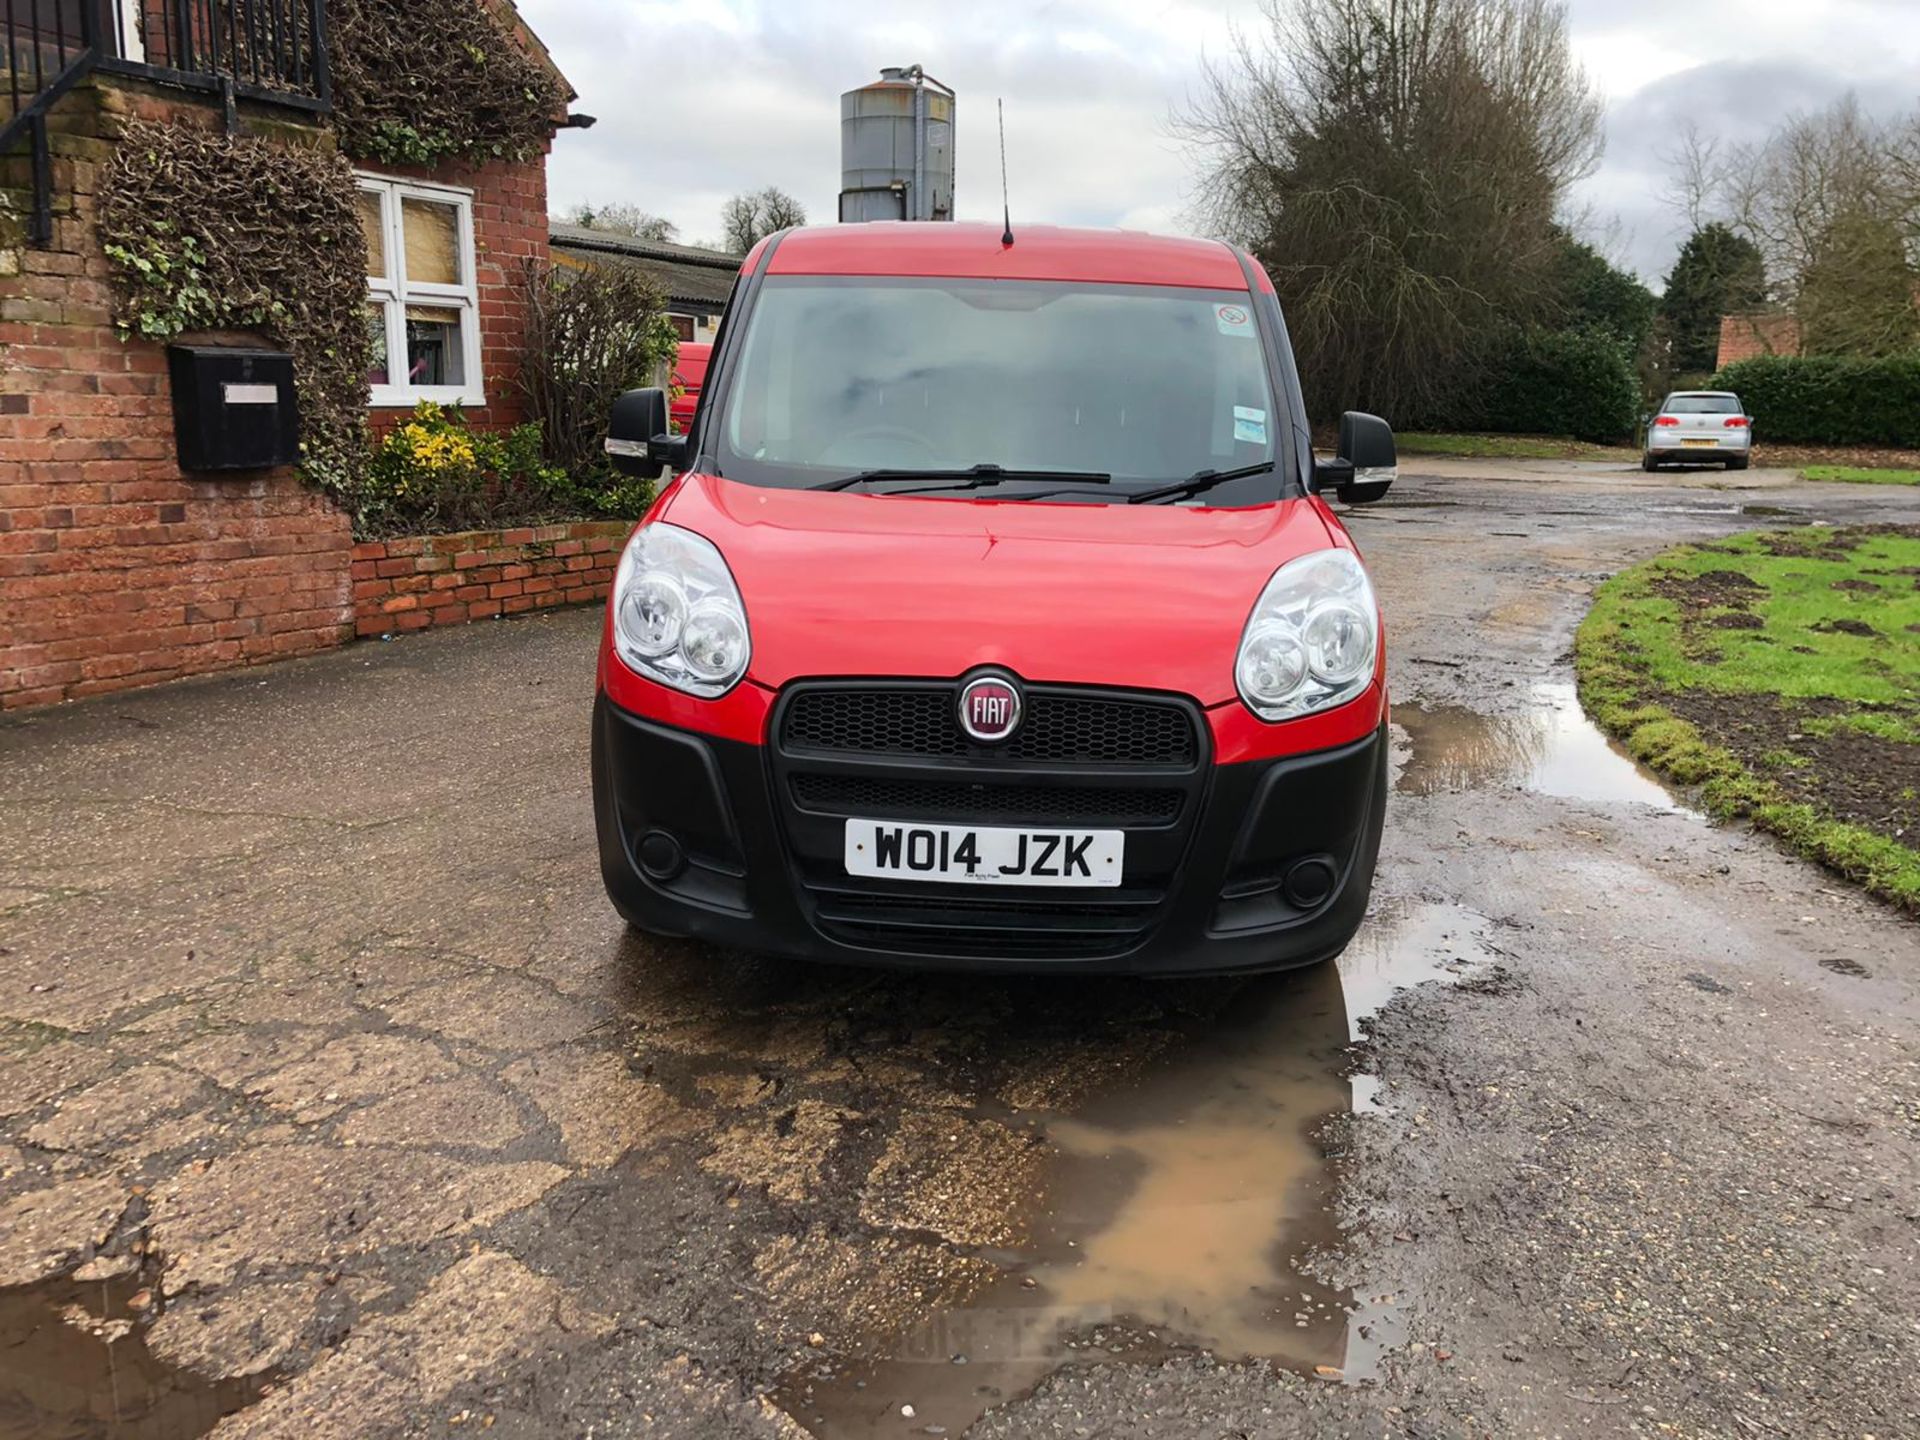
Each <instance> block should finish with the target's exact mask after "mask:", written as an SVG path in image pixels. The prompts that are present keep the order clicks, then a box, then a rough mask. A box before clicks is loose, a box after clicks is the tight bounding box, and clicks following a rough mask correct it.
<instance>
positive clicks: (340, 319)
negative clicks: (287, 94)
mask: <svg viewBox="0 0 1920 1440" xmlns="http://www.w3.org/2000/svg"><path fill="white" fill-rule="evenodd" d="M100 238H101V242H102V244H103V246H104V247H105V250H106V254H107V257H108V259H109V260H110V261H111V262H112V265H113V267H114V282H115V285H114V289H115V310H114V314H115V320H116V321H117V323H118V325H119V327H120V330H121V333H122V335H123V336H125V337H128V338H131V337H135V336H138V337H140V338H143V339H148V340H157V341H162V342H165V341H167V340H171V339H172V338H174V337H175V336H177V335H179V334H181V333H182V332H183V331H189V330H257V331H260V332H261V333H263V334H265V335H267V336H269V337H270V338H271V339H272V341H273V343H274V344H276V345H278V346H280V347H282V348H284V349H285V350H286V351H287V352H288V353H289V354H291V355H292V356H293V371H294V384H295V387H296V391H297V393H298V396H299V403H300V433H301V447H300V448H301V455H302V461H301V469H302V471H303V472H304V473H305V474H306V476H307V478H308V479H309V480H311V481H313V482H314V483H315V484H318V485H319V486H321V487H322V488H323V489H325V490H328V491H330V492H331V493H332V494H333V495H334V496H335V498H337V499H339V500H340V501H341V502H342V503H343V504H345V505H346V506H347V508H348V509H349V510H354V511H356V513H357V510H358V508H359V507H358V505H357V504H356V500H357V497H358V495H359V491H360V489H361V481H362V477H363V476H364V474H365V469H366V459H367V437H366V406H367V366H368V360H369V353H368V329H367V276H366V240H365V237H364V235H363V234H362V232H361V229H360V217H359V212H358V210H357V209H356V207H355V203H354V181H353V171H352V169H351V167H350V166H349V165H348V164H347V161H346V160H345V158H344V157H342V156H341V155H339V154H338V153H336V152H335V151H333V150H332V149H330V148H321V147H318V146H316V145H313V144H307V143H298V142H295V143H279V142H276V141H274V140H268V139H255V138H250V137H246V136H239V137H234V138H227V137H225V136H223V135H220V134H219V133H217V132H214V131H210V130H205V129H201V128H198V127H196V126H193V125H188V124H180V123H175V124H158V123H155V122H152V121H144V120H135V121H131V122H129V123H128V125H127V127H126V132H125V134H124V136H123V137H122V139H121V143H120V144H119V145H118V146H117V147H116V149H115V151H114V155H113V158H112V160H111V161H110V162H109V163H108V165H107V167H106V170H105V173H104V175H103V177H102V181H101V187H100Z"/></svg>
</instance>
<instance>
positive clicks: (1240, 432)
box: [1233, 405, 1267, 445]
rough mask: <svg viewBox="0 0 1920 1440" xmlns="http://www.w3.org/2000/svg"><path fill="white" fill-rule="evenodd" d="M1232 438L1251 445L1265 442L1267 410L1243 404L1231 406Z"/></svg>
mask: <svg viewBox="0 0 1920 1440" xmlns="http://www.w3.org/2000/svg"><path fill="white" fill-rule="evenodd" d="M1233 438H1234V439H1236V440H1245V441H1246V442H1248V443H1249V444H1252V445H1264V444H1266V443H1267V412H1266V411H1264V410H1253V409H1250V408H1248V407H1247V406H1245V405H1236V406H1234V407H1233Z"/></svg>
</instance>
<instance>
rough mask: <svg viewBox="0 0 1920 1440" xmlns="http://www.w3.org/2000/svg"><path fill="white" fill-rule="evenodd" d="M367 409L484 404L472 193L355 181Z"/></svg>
mask: <svg viewBox="0 0 1920 1440" xmlns="http://www.w3.org/2000/svg"><path fill="white" fill-rule="evenodd" d="M356 178H357V179H358V180H359V182H360V195H359V199H360V224H361V228H362V229H364V230H365V231H366V237H367V330H368V335H369V338H370V339H371V341H372V361H371V363H370V365H369V367H368V371H367V380H368V382H369V386H370V388H371V391H372V395H371V398H370V403H371V404H372V405H374V406H375V407H376V408H378V407H383V406H410V405H412V404H414V403H415V402H416V401H420V400H437V401H440V402H441V403H442V404H447V405H484V404H486V403H487V397H486V390H485V387H484V386H483V385H482V383H481V377H480V293H479V288H478V286H477V285H476V283H475V280H474V248H473V192H472V191H471V190H457V189H454V188H453V187H451V186H447V185H424V184H421V183H420V182H419V181H417V180H389V179H386V178H384V177H382V176H379V175H358V176H357V177H356Z"/></svg>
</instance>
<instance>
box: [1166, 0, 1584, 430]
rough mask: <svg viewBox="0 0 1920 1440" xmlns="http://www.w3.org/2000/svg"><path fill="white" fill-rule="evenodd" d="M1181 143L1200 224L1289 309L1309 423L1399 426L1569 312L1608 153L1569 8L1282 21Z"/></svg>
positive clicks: (1384, 2) (1241, 48) (1245, 42)
mask: <svg viewBox="0 0 1920 1440" xmlns="http://www.w3.org/2000/svg"><path fill="white" fill-rule="evenodd" d="M1181 125H1182V128H1183V129H1184V131H1185V133H1186V134H1187V135H1188V136H1189V138H1190V139H1192V140H1193V141H1195V142H1196V143H1197V144H1198V146H1199V147H1200V149H1201V152H1202V155H1203V159H1204V169H1203V173H1202V175H1201V183H1200V189H1199V208H1200V213H1201V218H1202V220H1203V221H1204V222H1205V223H1207V224H1208V225H1209V227H1210V228H1212V229H1213V230H1215V231H1216V232H1217V233H1219V234H1222V235H1226V236H1228V237H1231V238H1233V239H1237V240H1239V241H1241V242H1243V243H1245V244H1247V245H1248V246H1250V247H1251V248H1252V249H1253V250H1255V251H1256V252H1257V253H1258V254H1259V255H1260V257H1261V259H1262V260H1263V261H1264V262H1265V264H1266V266H1267V269H1268V271H1269V272H1270V273H1271V274H1272V275H1273V278H1274V282H1275V284H1276V286H1277V287H1278V288H1279V290H1280V292H1281V298H1282V300H1283V302H1284V303H1285V305H1286V307H1287V312H1288V320H1289V324H1290V325H1291V327H1292V330H1293V334H1294V338H1295V340H1296V342H1297V343H1298V346H1299V349H1300V352H1301V356H1302V369H1303V372H1304V379H1305V382H1306V385H1307V388H1308V403H1309V408H1310V409H1311V410H1312V411H1313V412H1314V413H1315V414H1316V415H1326V414H1329V413H1331V412H1332V411H1334V410H1336V409H1339V408H1342V407H1344V406H1347V405H1354V404H1359V405H1366V406H1370V407H1371V408H1374V409H1378V410H1381V411H1383V412H1385V413H1388V414H1391V415H1395V416H1398V417H1399V418H1401V419H1402V420H1403V421H1405V420H1407V419H1412V418H1417V417H1420V416H1423V415H1432V414H1434V413H1436V412H1438V411H1440V410H1443V409H1445V408H1446V407H1447V406H1448V405H1449V404H1450V403H1451V402H1452V401H1453V400H1454V399H1455V398H1456V397H1457V396H1459V395H1460V394H1461V393H1463V392H1465V391H1466V390H1467V389H1469V388H1471V386H1472V385H1473V383H1474V381H1475V379H1476V371H1477V369H1478V366H1479V363H1480V362H1481V360H1483V359H1484V358H1485V350H1486V346H1487V342H1488V339H1489V337H1490V335H1491V334H1492V332H1493V331H1494V330H1495V329H1497V328H1498V327H1499V325H1500V324H1501V323H1502V322H1508V321H1520V322H1524V321H1526V320H1528V319H1530V318H1535V317H1540V316H1543V315H1545V314H1547V313H1549V312H1550V311H1551V309H1552V306H1553V304H1554V296H1553V293H1552V288H1553V287H1552V281H1553V270H1554V261H1555V258H1556V256H1557V255H1558V253H1559V249H1560V246H1561V244H1562V237H1561V236H1560V235H1558V234H1557V233H1556V231H1555V228H1554V223H1553V222H1554V215H1555V210H1556V207H1557V206H1558V204H1559V202H1560V201H1561V199H1562V198H1563V196H1564V195H1565V194H1566V191H1567V188H1568V186H1570V185H1571V184H1572V183H1573V181H1575V180H1576V179H1579V178H1580V177H1582V176H1583V175H1585V174H1587V173H1589V172H1590V170H1591V169H1592V167H1593V166H1594V164H1595V163H1596V162H1597V161H1598V158H1599V153H1600V145H1601V129H1600V125H1601V109H1600V103H1599V101H1598V100H1597V98H1596V97H1595V96H1594V94H1593V91H1592V89H1591V87H1590V86H1589V85H1588V83H1587V79H1586V76H1585V74H1584V73H1583V72H1582V71H1581V69H1580V67H1579V66H1578V65H1577V64H1576V63H1575V62H1574V60H1573V58H1572V54H1571V51H1570V50H1569V48H1568V44H1567V25H1566V11H1565V5H1564V3H1562V0H1288V3H1283V0H1266V6H1265V19H1264V24H1263V25H1262V26H1261V27H1260V29H1259V31H1258V32H1257V34H1255V35H1252V36H1249V35H1247V34H1244V33H1243V34H1239V35H1237V36H1236V44H1235V49H1234V52H1233V54H1232V56H1231V58H1230V59H1228V60H1227V61H1226V62H1224V63H1222V64H1217V65H1212V66H1209V67H1208V69H1207V71H1206V73H1205V79H1204V81H1203V89H1202V93H1201V96H1200V98H1199V100H1198V102H1197V103H1196V104H1195V105H1194V106H1193V107H1191V108H1190V110H1189V111H1188V112H1187V114H1186V115H1185V116H1184V117H1182V120H1181Z"/></svg>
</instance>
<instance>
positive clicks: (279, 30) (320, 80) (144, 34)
mask: <svg viewBox="0 0 1920 1440" xmlns="http://www.w3.org/2000/svg"><path fill="white" fill-rule="evenodd" d="M0 66H4V67H5V78H4V82H0V98H4V99H5V100H6V101H7V109H6V112H5V114H4V115H0V160H3V159H4V157H5V156H6V155H7V154H8V153H9V152H11V151H12V150H13V148H14V147H15V146H16V145H18V144H19V143H20V142H21V141H23V140H24V141H25V142H26V143H27V146H28V150H29V154H30V157H31V161H32V170H33V204H32V209H31V213H30V215H29V218H28V226H27V238H28V240H29V241H30V242H31V243H33V244H35V245H45V244H47V243H48V241H49V240H50V239H51V237H52V228H53V211H52V198H53V197H52V161H51V158H50V156H49V153H48V144H47V114H48V112H49V111H50V110H51V109H52V108H53V106H54V104H55V102H57V101H58V100H59V99H60V97H61V96H62V95H64V94H66V92H67V91H68V90H70V89H72V88H73V86H74V85H76V84H77V83H79V81H80V80H82V79H84V78H85V77H86V76H87V75H88V74H89V73H91V72H92V71H94V70H96V69H98V70H107V71H112V72H115V73H118V74H124V75H133V76H136V77H138V78H140V79H144V80H151V81H154V82H156V83H158V84H162V85H172V86H176V87H179V88H183V89H188V90H197V91H201V92H204V93H206V94H209V95H217V96H219V97H220V99H221V101H222V103H223V104H224V106H225V108H226V116H227V127H228V129H229V130H231V129H232V128H233V124H234V119H235V115H234V101H235V99H236V98H240V99H248V100H263V101H269V102H271V103H273V104H276V105H284V106H291V107H293V108H295V109H299V110H307V111H311V112H314V113H317V114H324V113H325V112H326V111H327V109H328V108H329V100H330V96H329V91H328V82H327V8H326V0H0Z"/></svg>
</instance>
